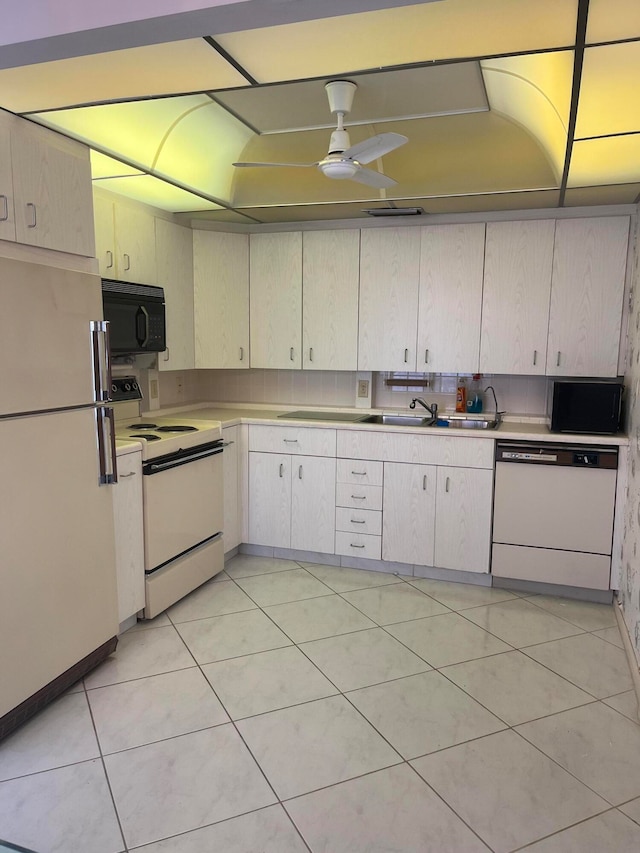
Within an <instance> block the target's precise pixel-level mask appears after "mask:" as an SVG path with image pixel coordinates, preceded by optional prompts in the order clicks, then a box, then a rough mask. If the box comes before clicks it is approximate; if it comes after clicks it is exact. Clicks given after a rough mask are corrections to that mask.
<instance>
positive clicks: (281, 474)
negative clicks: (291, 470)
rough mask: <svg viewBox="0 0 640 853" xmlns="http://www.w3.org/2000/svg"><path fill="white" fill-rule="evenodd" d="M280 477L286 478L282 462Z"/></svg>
mask: <svg viewBox="0 0 640 853" xmlns="http://www.w3.org/2000/svg"><path fill="white" fill-rule="evenodd" d="M280 476H281V477H284V465H283V464H282V462H281V463H280Z"/></svg>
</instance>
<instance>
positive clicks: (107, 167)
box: [91, 151, 142, 180]
mask: <svg viewBox="0 0 640 853" xmlns="http://www.w3.org/2000/svg"><path fill="white" fill-rule="evenodd" d="M140 174H142V173H141V172H140V169H134V167H133V166H127V165H125V164H124V163H121V162H120V161H119V160H114V158H113V157H107V156H106V154H100V153H99V152H98V151H92V152H91V177H92V178H93V179H94V180H95V179H96V178H122V177H124V176H125V175H140Z"/></svg>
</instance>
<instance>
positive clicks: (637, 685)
mask: <svg viewBox="0 0 640 853" xmlns="http://www.w3.org/2000/svg"><path fill="white" fill-rule="evenodd" d="M613 609H614V612H615V614H616V621H617V623H618V630H619V631H620V636H621V637H622V645H623V646H624V651H625V654H626V656H627V663H628V664H629V669H630V671H631V680H632V681H633V689H634V690H635V693H636V702H637V703H638V707H637V708H636V716H637V717H638V720H640V671H639V670H638V661H637V659H636V655H635V652H634V650H633V644H632V643H631V637H630V636H629V630H628V629H627V623H626V622H625V621H624V616H623V614H622V607H621V606H620V603H619V602H618V600H617V599H616V600H615V601H614V602H613Z"/></svg>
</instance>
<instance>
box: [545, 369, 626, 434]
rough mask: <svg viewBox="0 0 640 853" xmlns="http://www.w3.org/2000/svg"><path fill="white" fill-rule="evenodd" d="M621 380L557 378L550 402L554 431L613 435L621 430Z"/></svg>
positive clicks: (552, 428) (622, 387) (551, 425)
mask: <svg viewBox="0 0 640 853" xmlns="http://www.w3.org/2000/svg"><path fill="white" fill-rule="evenodd" d="M623 391H624V386H623V384H622V381H621V380H619V379H556V380H554V382H553V392H552V394H551V395H550V397H549V401H550V412H549V414H550V418H551V423H550V428H551V432H579V433H590V434H593V435H614V434H615V433H617V432H618V430H619V429H620V420H621V416H622V394H623Z"/></svg>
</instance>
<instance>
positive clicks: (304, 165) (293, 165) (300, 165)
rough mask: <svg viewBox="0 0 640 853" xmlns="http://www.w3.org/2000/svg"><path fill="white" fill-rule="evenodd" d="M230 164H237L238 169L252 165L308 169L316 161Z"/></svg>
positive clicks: (314, 164) (234, 164)
mask: <svg viewBox="0 0 640 853" xmlns="http://www.w3.org/2000/svg"><path fill="white" fill-rule="evenodd" d="M231 165H232V166H237V167H238V168H239V169H247V168H253V167H254V166H286V167H291V168H293V169H308V168H309V167H310V166H317V165H318V164H317V163H232V164H231Z"/></svg>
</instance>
